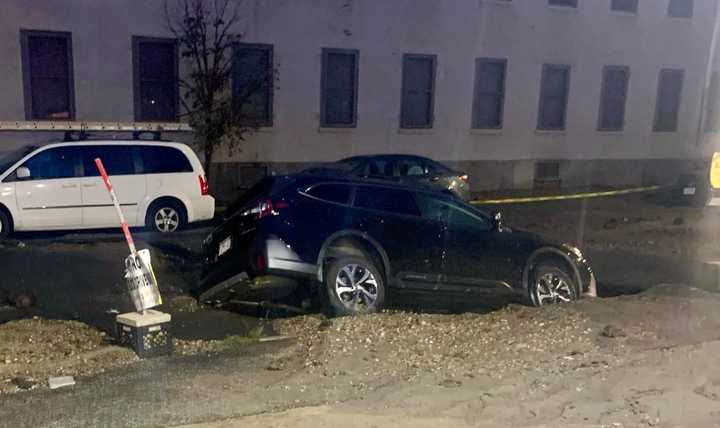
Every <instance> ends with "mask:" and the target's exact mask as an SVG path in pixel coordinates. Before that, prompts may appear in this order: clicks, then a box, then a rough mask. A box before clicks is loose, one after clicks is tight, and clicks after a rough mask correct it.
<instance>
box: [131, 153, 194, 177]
mask: <svg viewBox="0 0 720 428" xmlns="http://www.w3.org/2000/svg"><path fill="white" fill-rule="evenodd" d="M140 158H141V159H142V165H143V173H145V174H168V173H173V172H192V171H193V168H192V165H190V161H189V160H188V159H187V157H186V156H185V154H183V152H181V151H180V150H178V149H176V148H173V147H161V146H143V147H140Z"/></svg>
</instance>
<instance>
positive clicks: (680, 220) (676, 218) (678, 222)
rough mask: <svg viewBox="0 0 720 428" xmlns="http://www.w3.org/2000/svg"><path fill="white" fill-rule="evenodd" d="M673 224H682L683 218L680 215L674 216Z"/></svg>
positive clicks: (683, 222)
mask: <svg viewBox="0 0 720 428" xmlns="http://www.w3.org/2000/svg"><path fill="white" fill-rule="evenodd" d="M673 224H674V225H675V226H682V225H683V224H685V219H684V218H682V217H675V219H674V220H673Z"/></svg>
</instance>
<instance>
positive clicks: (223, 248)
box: [218, 237, 232, 257]
mask: <svg viewBox="0 0 720 428" xmlns="http://www.w3.org/2000/svg"><path fill="white" fill-rule="evenodd" d="M231 247H232V238H230V237H227V238H225V239H224V240H223V241H222V242H221V243H220V245H219V246H218V257H220V256H222V255H223V254H225V253H227V252H228V250H230V248H231Z"/></svg>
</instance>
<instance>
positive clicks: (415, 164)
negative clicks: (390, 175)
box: [397, 159, 427, 177]
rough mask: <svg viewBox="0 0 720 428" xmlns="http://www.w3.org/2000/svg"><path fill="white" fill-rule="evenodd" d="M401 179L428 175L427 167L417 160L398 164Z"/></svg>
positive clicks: (402, 161) (406, 160)
mask: <svg viewBox="0 0 720 428" xmlns="http://www.w3.org/2000/svg"><path fill="white" fill-rule="evenodd" d="M397 164H398V173H399V174H400V176H401V177H419V176H423V175H426V174H427V169H426V167H425V165H424V164H423V163H422V162H421V161H420V160H417V159H404V160H401V161H398V162H397Z"/></svg>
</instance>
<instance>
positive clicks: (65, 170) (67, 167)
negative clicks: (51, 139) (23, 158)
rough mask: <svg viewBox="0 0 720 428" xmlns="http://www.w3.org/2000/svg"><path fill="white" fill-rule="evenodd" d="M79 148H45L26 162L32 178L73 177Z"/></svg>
mask: <svg viewBox="0 0 720 428" xmlns="http://www.w3.org/2000/svg"><path fill="white" fill-rule="evenodd" d="M76 155H77V150H76V149H75V148H74V147H57V148H54V149H48V150H44V151H42V152H40V153H38V154H36V155H35V156H33V157H31V158H30V159H28V160H27V162H25V164H24V165H23V166H25V167H27V168H28V169H30V179H31V180H51V179H55V178H73V177H76V175H75V161H76V159H77V156H76Z"/></svg>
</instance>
